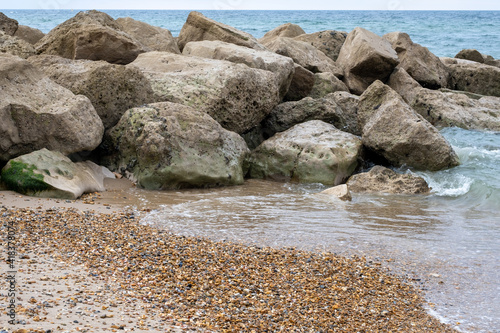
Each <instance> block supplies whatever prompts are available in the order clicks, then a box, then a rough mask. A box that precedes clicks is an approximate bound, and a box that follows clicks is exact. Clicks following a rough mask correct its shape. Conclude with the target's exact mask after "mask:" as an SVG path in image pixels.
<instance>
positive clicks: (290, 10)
mask: <svg viewBox="0 0 500 333" xmlns="http://www.w3.org/2000/svg"><path fill="white" fill-rule="evenodd" d="M2 10H71V11H76V10H98V11H99V10H171V11H175V10H178V11H187V10H189V11H199V10H204V11H207V10H210V11H287V12H293V11H301V12H303V11H332V12H333V11H335V12H341V11H367V12H368V11H369V12H428V11H434V12H438V11H441V12H459V11H462V12H465V11H471V12H482V11H489V12H498V11H500V9H223V8H222V9H213V8H211V9H210V8H197V9H168V8H147V9H139V8H99V9H96V8H60V9H55V8H0V11H2Z"/></svg>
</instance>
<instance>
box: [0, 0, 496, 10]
mask: <svg viewBox="0 0 500 333" xmlns="http://www.w3.org/2000/svg"><path fill="white" fill-rule="evenodd" d="M0 9H191V10H192V9H238V10H242V9H267V10H269V9H281V10H286V9H294V10H307V9H320V10H500V1H499V0H475V1H474V0H472V1H469V0H441V1H437V0H351V1H345V0H343V1H332V0H307V1H304V0H300V1H299V0H277V1H269V0H176V1H163V0H0Z"/></svg>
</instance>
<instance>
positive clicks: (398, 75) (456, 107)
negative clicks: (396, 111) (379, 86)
mask: <svg viewBox="0 0 500 333" xmlns="http://www.w3.org/2000/svg"><path fill="white" fill-rule="evenodd" d="M388 85H389V86H390V87H391V88H392V89H394V90H395V91H396V92H397V93H398V94H400V95H401V96H402V97H403V99H404V100H405V101H406V102H407V103H408V104H409V105H410V106H411V107H412V108H413V109H414V110H415V111H416V112H418V113H419V114H420V115H421V116H422V117H424V118H425V119H426V120H427V121H429V122H430V123H431V124H432V125H434V126H456V127H460V128H465V129H483V130H493V131H499V130H500V98H498V97H491V96H482V95H475V96H474V95H473V94H471V93H462V92H460V91H448V92H447V91H446V90H445V91H436V90H429V89H425V88H422V87H421V86H420V85H419V84H418V83H417V82H416V81H415V80H413V78H412V77H411V76H409V75H408V74H407V73H406V71H405V70H404V69H402V68H401V69H398V70H395V71H394V73H393V74H392V75H391V78H390V79H389V82H388ZM469 95H470V96H471V97H469Z"/></svg>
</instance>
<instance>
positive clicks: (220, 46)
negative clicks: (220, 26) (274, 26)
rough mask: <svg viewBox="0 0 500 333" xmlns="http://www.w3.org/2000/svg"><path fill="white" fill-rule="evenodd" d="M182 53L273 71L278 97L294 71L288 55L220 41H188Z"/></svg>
mask: <svg viewBox="0 0 500 333" xmlns="http://www.w3.org/2000/svg"><path fill="white" fill-rule="evenodd" d="M182 54H185V55H191V56H197V57H202V58H209V59H218V60H227V61H230V62H234V63H237V64H245V65H247V66H248V67H251V68H258V69H264V70H267V71H270V72H273V73H274V74H275V75H276V79H277V83H278V86H279V87H280V88H279V89H280V98H283V97H284V96H285V94H286V93H287V91H288V88H289V87H290V83H291V82H292V77H293V74H294V72H295V69H294V63H293V60H292V59H290V58H288V57H284V56H281V55H279V54H276V53H273V52H269V51H261V50H254V49H250V48H248V47H244V46H240V45H235V44H231V43H226V42H221V41H208V40H205V41H200V42H189V43H187V44H186V45H185V46H184V49H183V50H182Z"/></svg>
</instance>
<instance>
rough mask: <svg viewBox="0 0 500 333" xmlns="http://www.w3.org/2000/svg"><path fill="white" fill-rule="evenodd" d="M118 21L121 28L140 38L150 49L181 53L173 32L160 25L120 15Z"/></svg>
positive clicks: (137, 38)
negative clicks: (156, 25)
mask: <svg viewBox="0 0 500 333" xmlns="http://www.w3.org/2000/svg"><path fill="white" fill-rule="evenodd" d="M116 23H118V25H119V26H120V28H121V30H122V31H124V32H126V33H127V34H129V35H130V36H132V37H133V38H135V39H136V40H138V41H139V42H140V43H141V44H142V45H144V46H145V48H147V49H149V50H150V51H162V52H163V51H164V52H172V53H177V54H179V53H181V52H180V51H179V47H178V46H177V43H176V41H175V40H174V37H173V36H172V33H171V32H170V31H169V30H167V29H163V28H160V27H155V26H152V25H150V24H147V23H145V22H141V21H137V20H134V19H133V18H131V17H120V18H118V19H116Z"/></svg>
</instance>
